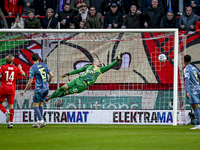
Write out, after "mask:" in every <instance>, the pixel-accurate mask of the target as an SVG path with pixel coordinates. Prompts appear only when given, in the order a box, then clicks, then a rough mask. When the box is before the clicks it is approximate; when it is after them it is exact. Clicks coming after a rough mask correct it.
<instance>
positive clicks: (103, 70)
mask: <svg viewBox="0 0 200 150" xmlns="http://www.w3.org/2000/svg"><path fill="white" fill-rule="evenodd" d="M121 59H122V53H120V52H119V54H118V56H117V60H115V61H113V62H112V63H111V64H110V65H107V66H105V67H101V72H102V73H104V72H106V71H108V70H109V69H111V68H112V67H113V66H114V65H116V64H117V63H118V62H119V61H121Z"/></svg>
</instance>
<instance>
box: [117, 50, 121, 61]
mask: <svg viewBox="0 0 200 150" xmlns="http://www.w3.org/2000/svg"><path fill="white" fill-rule="evenodd" d="M121 60H122V53H121V52H119V54H118V56H117V61H121Z"/></svg>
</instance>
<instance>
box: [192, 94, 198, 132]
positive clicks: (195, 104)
mask: <svg viewBox="0 0 200 150" xmlns="http://www.w3.org/2000/svg"><path fill="white" fill-rule="evenodd" d="M190 102H191V105H192V109H193V110H194V116H195V118H196V119H197V125H196V126H195V127H194V128H190V129H200V112H199V109H198V103H199V95H193V94H191V95H190Z"/></svg>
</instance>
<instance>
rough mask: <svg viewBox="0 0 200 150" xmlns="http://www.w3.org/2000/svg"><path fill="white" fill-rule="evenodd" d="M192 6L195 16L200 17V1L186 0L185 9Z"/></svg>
mask: <svg viewBox="0 0 200 150" xmlns="http://www.w3.org/2000/svg"><path fill="white" fill-rule="evenodd" d="M188 6H191V7H192V10H193V12H194V14H196V15H198V16H200V0H185V7H188Z"/></svg>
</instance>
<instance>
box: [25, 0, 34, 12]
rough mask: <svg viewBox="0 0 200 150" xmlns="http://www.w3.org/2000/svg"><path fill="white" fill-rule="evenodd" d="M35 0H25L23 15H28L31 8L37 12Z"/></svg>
mask: <svg viewBox="0 0 200 150" xmlns="http://www.w3.org/2000/svg"><path fill="white" fill-rule="evenodd" d="M33 2H34V0H23V10H22V16H27V15H28V11H29V10H32V11H33V12H34V13H35V4H33Z"/></svg>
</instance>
